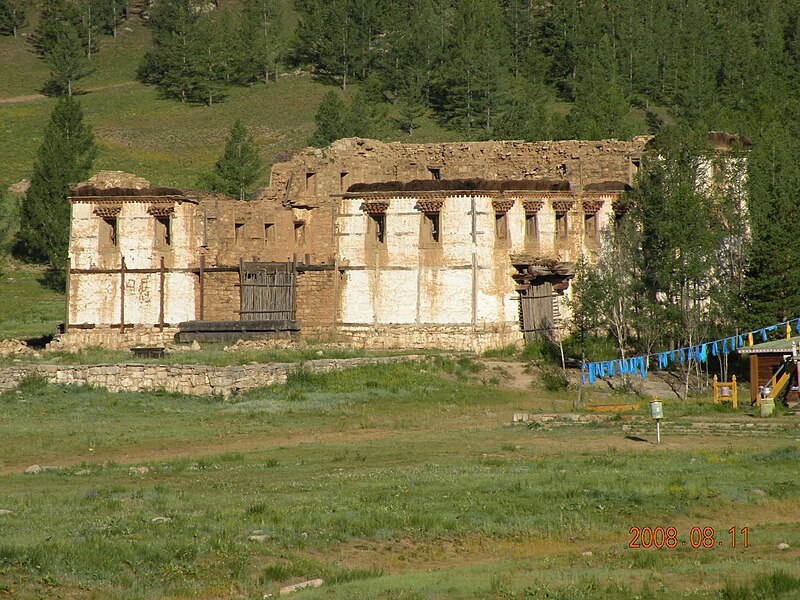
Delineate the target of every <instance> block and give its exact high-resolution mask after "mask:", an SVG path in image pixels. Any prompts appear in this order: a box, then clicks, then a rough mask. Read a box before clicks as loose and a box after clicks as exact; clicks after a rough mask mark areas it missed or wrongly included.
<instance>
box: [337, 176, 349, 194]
mask: <svg viewBox="0 0 800 600" xmlns="http://www.w3.org/2000/svg"><path fill="white" fill-rule="evenodd" d="M349 187H350V174H349V173H346V172H345V171H342V172H341V173H339V191H341V192H346V191H347V188H349Z"/></svg>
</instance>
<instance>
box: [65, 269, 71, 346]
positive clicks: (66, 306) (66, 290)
mask: <svg viewBox="0 0 800 600" xmlns="http://www.w3.org/2000/svg"><path fill="white" fill-rule="evenodd" d="M71 275H72V259H70V258H67V282H66V289H65V292H66V299H65V302H64V333H67V331H69V280H70V276H71Z"/></svg>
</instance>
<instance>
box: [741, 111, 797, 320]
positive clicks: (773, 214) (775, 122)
mask: <svg viewBox="0 0 800 600" xmlns="http://www.w3.org/2000/svg"><path fill="white" fill-rule="evenodd" d="M799 119H800V105H798V103H797V102H796V101H791V100H787V101H785V103H784V104H783V106H781V107H779V108H778V109H776V111H775V113H774V115H773V119H772V120H771V122H770V123H769V125H768V126H767V127H766V129H765V131H764V132H763V133H762V134H760V135H759V136H758V137H757V138H755V139H754V140H753V146H752V148H751V150H750V153H749V155H748V169H747V187H748V214H749V217H750V229H751V235H752V244H751V248H750V263H749V268H748V269H747V273H746V278H745V282H744V295H745V301H746V310H747V315H746V317H747V318H746V323H747V325H751V326H753V327H755V326H763V325H764V324H765V323H773V322H775V321H779V320H784V319H789V318H793V317H796V316H798V315H800V269H798V265H799V264H800V250H798V247H797V243H796V235H795V229H794V228H793V224H795V223H798V222H800V205H798V203H797V190H798V189H800V148H798V145H797V141H796V140H797V136H798V134H800V131H798V130H799V129H800V128H798V127H797V123H798V120H799Z"/></svg>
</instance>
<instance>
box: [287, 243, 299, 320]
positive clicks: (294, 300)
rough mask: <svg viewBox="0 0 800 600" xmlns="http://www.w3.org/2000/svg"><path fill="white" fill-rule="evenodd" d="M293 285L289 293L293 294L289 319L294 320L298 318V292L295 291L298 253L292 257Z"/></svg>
mask: <svg viewBox="0 0 800 600" xmlns="http://www.w3.org/2000/svg"><path fill="white" fill-rule="evenodd" d="M291 282H292V285H291V287H290V288H289V293H290V294H291V295H292V297H291V299H290V301H289V306H290V307H291V311H292V312H291V314H290V316H289V319H290V320H292V321H294V320H295V319H296V318H297V294H296V293H295V288H296V286H297V254H295V255H294V258H293V259H292V278H291Z"/></svg>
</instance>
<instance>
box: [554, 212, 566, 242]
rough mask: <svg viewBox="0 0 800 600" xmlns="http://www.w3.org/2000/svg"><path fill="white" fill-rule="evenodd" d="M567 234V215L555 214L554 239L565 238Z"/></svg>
mask: <svg viewBox="0 0 800 600" xmlns="http://www.w3.org/2000/svg"><path fill="white" fill-rule="evenodd" d="M568 234H569V228H568V226H567V213H556V237H560V238H565V237H567V235H568Z"/></svg>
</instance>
